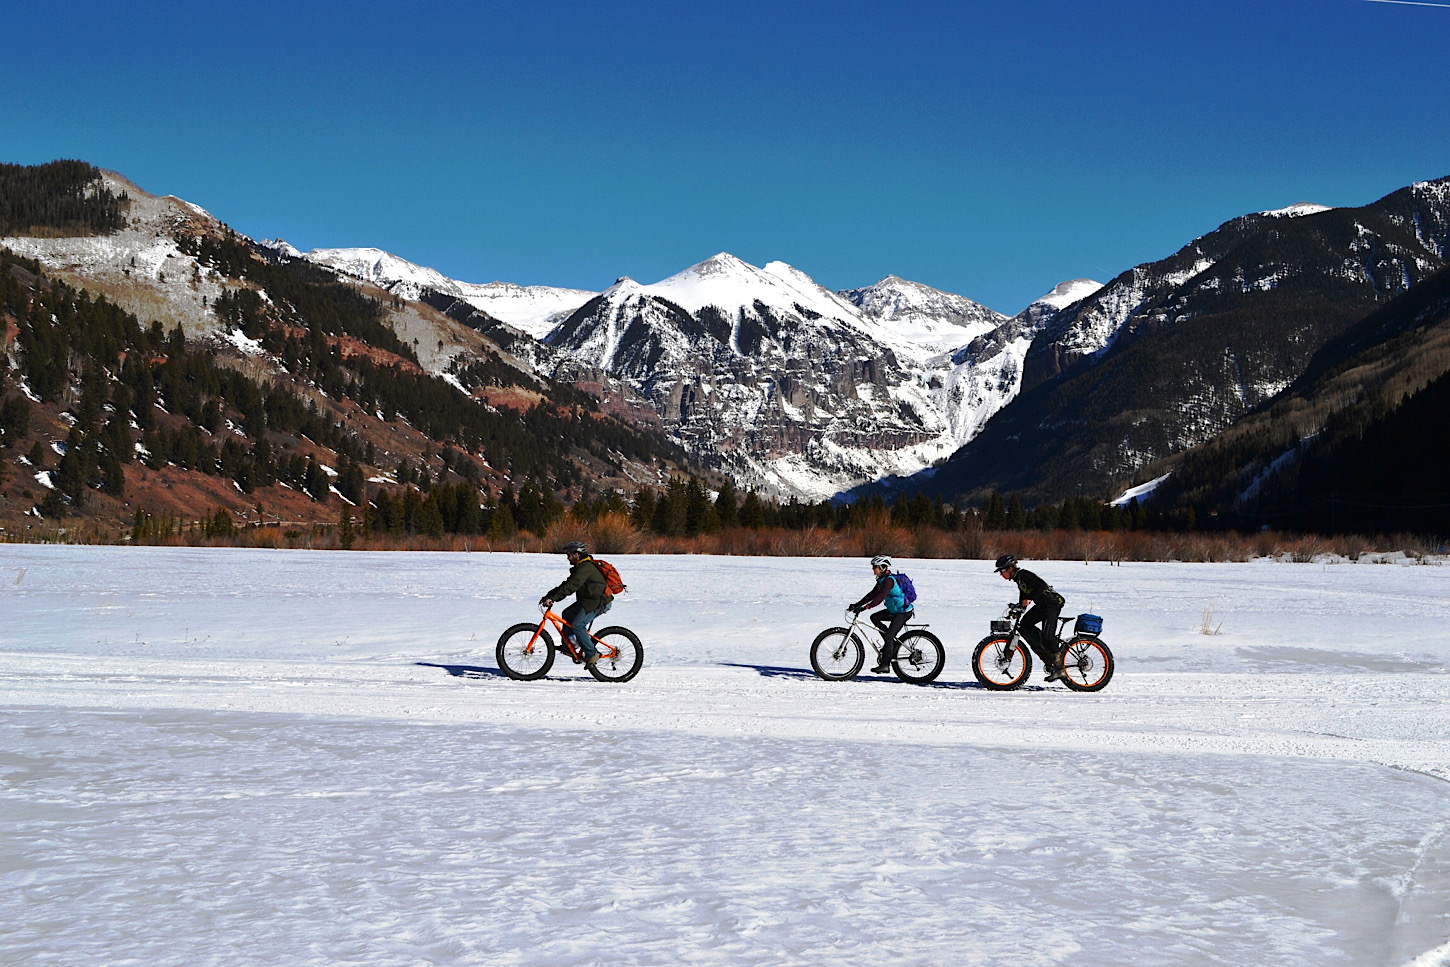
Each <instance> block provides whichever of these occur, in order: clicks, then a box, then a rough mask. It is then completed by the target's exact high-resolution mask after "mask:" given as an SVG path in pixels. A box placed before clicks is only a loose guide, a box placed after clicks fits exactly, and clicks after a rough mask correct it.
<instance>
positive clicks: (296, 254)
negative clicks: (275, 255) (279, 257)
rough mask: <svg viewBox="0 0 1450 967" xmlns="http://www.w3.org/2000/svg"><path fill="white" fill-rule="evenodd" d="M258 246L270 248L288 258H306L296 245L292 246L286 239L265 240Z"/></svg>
mask: <svg viewBox="0 0 1450 967" xmlns="http://www.w3.org/2000/svg"><path fill="white" fill-rule="evenodd" d="M257 244H258V245H260V246H262V247H263V248H269V249H271V250H272V251H274V252H280V253H281V254H283V255H285V256H287V257H288V258H294V259H300V258H305V256H304V255H303V254H302V252H301V250H300V249H298V248H297V247H296V246H295V245H292V244H291V243H290V242H288V241H287V240H286V239H285V238H264V239H262V240H261V241H260V242H258V243H257Z"/></svg>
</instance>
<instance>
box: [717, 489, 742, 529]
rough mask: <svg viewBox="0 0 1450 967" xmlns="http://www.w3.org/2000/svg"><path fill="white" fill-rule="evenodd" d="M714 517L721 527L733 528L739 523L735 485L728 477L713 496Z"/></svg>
mask: <svg viewBox="0 0 1450 967" xmlns="http://www.w3.org/2000/svg"><path fill="white" fill-rule="evenodd" d="M715 516H717V517H718V518H719V519H720V526H721V527H734V526H735V525H736V524H738V523H739V522H740V504H739V500H738V498H737V497H736V495H735V485H734V484H733V483H731V482H730V478H728V477H727V478H725V482H724V483H722V484H721V485H720V492H719V493H717V494H716V495H715Z"/></svg>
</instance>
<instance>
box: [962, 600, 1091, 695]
mask: <svg viewBox="0 0 1450 967" xmlns="http://www.w3.org/2000/svg"><path fill="white" fill-rule="evenodd" d="M1026 610H1027V609H1025V608H1023V607H1022V606H1021V605H1017V604H1013V605H1009V606H1008V608H1007V612H1006V614H1004V615H1003V616H1002V617H1000V618H996V619H993V621H992V633H991V634H990V635H988V636H987V637H985V638H983V639H982V641H981V643H980V644H979V645H977V650H976V651H975V652H973V653H972V674H973V675H975V676H976V677H977V681H979V682H981V683H982V685H983V687H985V688H990V689H991V690H992V691H994V692H1006V691H1011V690H1012V689H1014V688H1021V687H1022V685H1023V684H1024V683H1025V682H1026V681H1027V676H1028V675H1030V674H1031V673H1032V651H1031V650H1030V649H1029V648H1028V647H1027V640H1026V638H1024V637H1023V633H1024V629H1023V628H1022V615H1023V614H1024V613H1026ZM1094 618H1096V616H1094V615H1078V616H1077V622H1078V623H1077V626H1076V627H1075V628H1074V630H1073V633H1072V637H1071V638H1069V639H1068V640H1067V642H1066V643H1065V644H1064V645H1063V646H1062V652H1061V654H1062V671H1063V676H1064V677H1063V679H1062V683H1063V684H1064V685H1066V686H1067V687H1068V688H1070V689H1072V690H1073V691H1074V692H1096V691H1099V690H1100V689H1102V688H1103V687H1104V686H1106V685H1107V684H1108V682H1109V681H1111V680H1112V677H1113V653H1112V652H1111V651H1110V650H1109V649H1108V646H1107V643H1106V642H1104V641H1103V640H1102V639H1101V638H1099V637H1098V632H1100V631H1101V630H1102V619H1100V618H1098V619H1096V621H1095V622H1094V621H1085V620H1084V619H1094ZM1072 620H1073V619H1072V618H1058V619H1057V622H1058V626H1059V628H1058V637H1059V638H1061V637H1062V634H1061V626H1062V625H1065V624H1067V623H1068V622H1069V621H1072ZM1094 624H1096V630H1095V631H1094V630H1087V629H1090V628H1093V627H1094Z"/></svg>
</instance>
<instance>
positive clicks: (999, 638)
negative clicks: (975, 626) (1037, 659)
mask: <svg viewBox="0 0 1450 967" xmlns="http://www.w3.org/2000/svg"><path fill="white" fill-rule="evenodd" d="M1008 640H1009V639H1008V638H1007V637H1006V636H1005V635H988V636H987V637H985V638H983V639H982V640H981V642H980V643H978V645H977V650H976V651H974V652H972V674H973V675H974V676H976V679H977V681H979V682H981V683H982V687H983V688H986V689H990V690H991V691H994V692H1010V691H1012V690H1014V689H1018V688H1021V687H1022V686H1023V684H1025V683H1026V681H1027V678H1028V676H1029V675H1031V674H1032V652H1030V651H1028V650H1027V646H1026V645H1024V644H1023V643H1022V642H1020V641H1019V642H1017V643H1016V648H1017V651H1018V652H1020V653H1021V654H1022V674H1021V675H1019V676H1017V678H1015V679H1012V680H1010V681H1002V680H1000V679H995V678H990V677H988V676H987V674H986V673H985V672H984V671H982V660H983V656H985V655H987V654H988V649H991V657H990V658H989V659H988V660H990V661H992V662H994V663H995V662H996V660H997V658H996V656H997V648H998V646H1000V645H1005V644H1006V643H1007V642H1008Z"/></svg>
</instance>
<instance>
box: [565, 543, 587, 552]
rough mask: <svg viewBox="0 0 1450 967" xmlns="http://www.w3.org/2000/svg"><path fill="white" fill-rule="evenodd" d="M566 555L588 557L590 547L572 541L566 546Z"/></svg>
mask: <svg viewBox="0 0 1450 967" xmlns="http://www.w3.org/2000/svg"><path fill="white" fill-rule="evenodd" d="M564 553H565V554H579V555H586V554H588V553H589V545H588V544H586V543H584V542H583V541H570V542H569V543H567V544H565V545H564Z"/></svg>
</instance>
